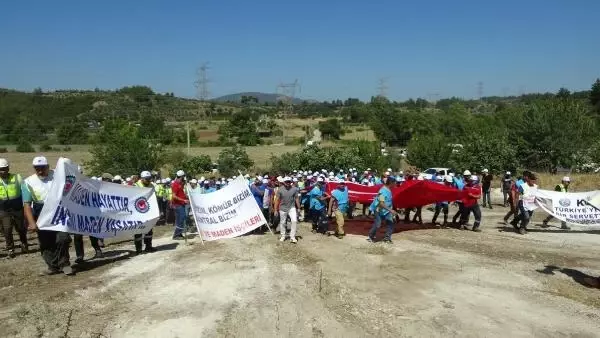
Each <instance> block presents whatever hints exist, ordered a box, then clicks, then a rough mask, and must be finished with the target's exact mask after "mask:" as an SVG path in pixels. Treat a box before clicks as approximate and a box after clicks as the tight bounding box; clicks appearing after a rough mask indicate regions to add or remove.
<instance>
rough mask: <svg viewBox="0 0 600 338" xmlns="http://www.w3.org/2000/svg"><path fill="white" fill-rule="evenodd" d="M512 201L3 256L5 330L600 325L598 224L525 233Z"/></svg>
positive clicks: (338, 333)
mask: <svg viewBox="0 0 600 338" xmlns="http://www.w3.org/2000/svg"><path fill="white" fill-rule="evenodd" d="M504 211H505V210H504V209H499V210H494V211H485V214H484V217H485V218H484V224H483V228H484V232H482V233H473V232H471V231H459V230H454V229H419V230H416V229H415V230H410V231H403V232H400V233H397V234H395V235H394V244H392V245H386V244H383V243H377V244H369V243H367V242H366V241H365V237H364V236H363V235H361V234H364V232H365V229H367V228H368V227H369V223H368V222H364V223H362V225H361V223H360V222H357V223H356V224H357V225H355V226H353V227H349V233H350V234H349V235H348V236H347V237H346V238H344V239H343V240H339V239H337V238H335V237H325V236H321V235H315V234H311V233H310V231H309V225H307V224H303V225H302V230H301V234H302V235H303V238H302V239H301V240H300V241H299V243H298V244H297V245H294V244H291V243H289V242H285V243H280V242H279V241H278V240H277V239H278V238H277V237H275V236H271V235H262V236H261V235H250V236H244V237H241V238H236V239H232V240H227V241H222V242H211V243H206V245H205V246H202V245H201V244H200V243H199V242H198V239H193V240H191V241H190V244H192V245H188V246H186V245H184V243H183V242H176V243H174V242H173V241H171V240H170V238H169V237H168V235H167V234H165V235H164V236H163V237H162V238H158V239H156V240H155V242H156V245H157V246H158V247H159V249H160V251H159V252H156V253H153V254H147V255H141V256H137V257H130V256H129V254H130V252H129V250H131V249H132V247H133V244H132V243H131V242H124V243H116V244H113V245H111V246H110V247H109V248H107V253H108V254H109V257H107V258H105V259H104V260H101V261H97V262H96V261H90V262H88V263H87V265H86V266H85V268H86V269H87V270H86V271H81V272H79V273H78V274H77V276H75V277H72V278H69V277H66V276H62V275H57V276H51V277H38V276H37V272H38V271H39V270H41V268H42V261H41V258H40V257H39V254H38V253H32V254H28V255H21V256H18V257H17V258H15V259H13V260H7V259H4V260H2V261H1V262H0V269H1V271H2V273H1V274H0V275H1V276H0V304H1V305H2V306H1V310H0V320H1V322H2V326H3V327H2V330H1V331H0V334H1V335H2V336H18V337H200V336H205V337H483V336H485V337H570V336H572V337H598V336H600V290H599V289H593V288H590V287H588V286H586V285H585V282H584V279H585V278H586V277H589V276H598V275H600V259H598V257H599V256H600V255H599V254H600V231H593V230H592V231H590V230H587V229H574V231H572V232H569V233H565V232H562V231H560V230H558V228H555V227H553V228H550V229H543V230H542V229H540V228H537V230H536V227H535V226H532V230H533V231H532V232H530V234H528V235H526V236H521V235H518V234H515V233H514V232H512V231H510V230H508V229H507V231H504V229H503V226H502V225H499V224H498V220H499V219H500V218H501V215H503V213H504ZM424 219H425V220H430V219H431V214H430V213H429V212H424ZM400 228H402V226H400ZM413 228H414V227H413ZM156 229H157V232H158V233H161V232H162V233H166V232H167V231H169V230H170V228H166V227H157V228H156ZM583 230H586V231H583ZM0 245H3V244H0Z"/></svg>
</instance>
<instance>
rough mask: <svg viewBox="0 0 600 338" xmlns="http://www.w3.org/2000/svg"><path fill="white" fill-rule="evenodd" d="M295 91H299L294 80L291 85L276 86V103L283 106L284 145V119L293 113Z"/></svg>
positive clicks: (284, 130)
mask: <svg viewBox="0 0 600 338" xmlns="http://www.w3.org/2000/svg"><path fill="white" fill-rule="evenodd" d="M296 90H298V92H299V91H300V90H301V89H300V84H299V83H298V79H296V80H294V82H292V83H279V84H278V85H277V91H276V93H277V102H281V103H282V105H283V107H282V119H283V125H282V127H281V131H282V139H283V144H285V136H286V135H285V134H286V128H287V126H286V118H287V117H288V116H289V115H292V114H293V113H294V98H295V97H296Z"/></svg>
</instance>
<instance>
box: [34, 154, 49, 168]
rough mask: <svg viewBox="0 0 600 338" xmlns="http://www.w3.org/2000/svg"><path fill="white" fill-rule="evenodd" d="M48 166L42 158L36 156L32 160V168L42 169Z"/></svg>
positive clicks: (46, 161)
mask: <svg viewBox="0 0 600 338" xmlns="http://www.w3.org/2000/svg"><path fill="white" fill-rule="evenodd" d="M46 165H48V159H47V158H45V157H44V156H37V157H34V158H33V166H34V167H42V166H46Z"/></svg>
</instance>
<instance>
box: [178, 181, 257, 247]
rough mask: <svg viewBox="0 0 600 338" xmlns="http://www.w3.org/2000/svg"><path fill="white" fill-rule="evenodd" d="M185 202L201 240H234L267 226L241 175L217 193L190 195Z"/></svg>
mask: <svg viewBox="0 0 600 338" xmlns="http://www.w3.org/2000/svg"><path fill="white" fill-rule="evenodd" d="M189 199H190V205H191V207H192V210H193V214H194V220H195V221H196V227H198V232H199V233H200V234H201V235H202V239H204V240H205V241H214V240H218V239H224V238H233V237H237V236H240V235H243V234H245V233H247V232H249V231H252V230H254V229H256V228H258V227H259V226H261V225H262V224H266V223H267V221H266V220H265V217H264V216H263V213H262V210H261V209H260V208H259V207H258V204H256V200H255V199H254V196H252V192H250V188H249V187H248V182H247V181H246V180H245V179H244V178H243V177H242V176H239V177H238V178H236V179H235V180H233V181H231V182H230V183H229V184H228V185H227V186H226V187H224V188H223V189H221V190H217V191H215V192H211V193H208V194H190V196H189Z"/></svg>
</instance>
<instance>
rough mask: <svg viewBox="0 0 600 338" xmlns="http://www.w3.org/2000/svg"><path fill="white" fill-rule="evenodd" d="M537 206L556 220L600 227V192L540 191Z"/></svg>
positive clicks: (536, 199)
mask: <svg viewBox="0 0 600 338" xmlns="http://www.w3.org/2000/svg"><path fill="white" fill-rule="evenodd" d="M535 202H536V204H537V205H538V206H539V207H540V208H541V209H542V210H544V211H545V212H547V213H549V214H551V215H552V216H554V217H555V218H557V219H559V220H561V221H565V222H567V223H571V224H577V225H600V191H597V190H596V191H589V192H569V193H564V192H559V191H550V190H538V191H537V194H536V197H535Z"/></svg>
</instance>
